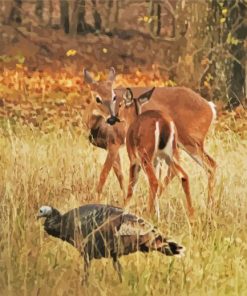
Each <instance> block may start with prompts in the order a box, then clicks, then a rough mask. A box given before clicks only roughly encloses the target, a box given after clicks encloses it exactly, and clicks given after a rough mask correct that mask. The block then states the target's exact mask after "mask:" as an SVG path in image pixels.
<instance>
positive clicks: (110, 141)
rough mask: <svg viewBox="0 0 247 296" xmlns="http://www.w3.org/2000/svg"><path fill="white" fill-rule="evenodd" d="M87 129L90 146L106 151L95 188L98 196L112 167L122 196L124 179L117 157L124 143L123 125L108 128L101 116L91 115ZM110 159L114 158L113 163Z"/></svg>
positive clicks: (118, 124) (118, 157)
mask: <svg viewBox="0 0 247 296" xmlns="http://www.w3.org/2000/svg"><path fill="white" fill-rule="evenodd" d="M88 127H89V129H90V134H89V141H90V142H91V144H93V145H94V146H96V147H99V148H102V149H105V150H107V151H108V154H107V157H106V160H105V163H104V166H103V169H102V171H101V174H100V180H99V184H98V186H97V192H98V194H100V193H101V192H102V188H103V186H104V184H105V181H106V178H107V176H108V174H109V171H110V169H111V167H113V171H114V173H115V175H116V177H117V179H118V182H119V185H120V188H121V189H122V191H123V194H125V190H124V178H123V173H122V168H121V161H120V156H119V147H120V146H121V145H124V143H125V128H124V127H125V124H124V123H117V124H116V125H114V126H110V125H109V124H107V123H106V122H105V119H104V117H103V116H101V115H96V114H92V115H91V117H90V120H89V124H88ZM111 158H114V161H113V163H111ZM109 162H110V165H109Z"/></svg>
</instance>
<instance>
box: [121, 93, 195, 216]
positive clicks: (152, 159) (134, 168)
mask: <svg viewBox="0 0 247 296" xmlns="http://www.w3.org/2000/svg"><path fill="white" fill-rule="evenodd" d="M154 89H155V88H153V89H151V90H149V91H147V92H145V93H144V94H142V95H140V96H139V97H138V98H135V97H134V96H133V93H132V91H131V89H130V88H128V89H127V90H126V92H125V93H124V95H123V98H124V107H120V108H119V109H118V118H119V119H120V120H124V121H125V122H126V124H127V127H128V131H127V135H126V146H127V151H128V155H129V160H130V169H129V186H128V194H127V197H126V199H125V205H126V204H127V203H128V201H129V200H130V198H131V197H132V195H133V188H134V186H135V184H136V182H137V179H138V173H139V171H140V168H141V167H142V168H143V170H144V171H145V173H146V175H147V177H148V181H149V201H148V209H149V211H150V212H151V213H152V212H153V211H154V202H155V199H156V193H157V190H158V179H157V177H156V175H155V168H154V164H157V163H158V162H159V160H162V159H163V160H165V162H166V163H167V165H168V166H169V171H170V172H172V174H174V175H178V176H179V177H180V178H181V182H182V186H183V189H184V192H185V195H186V200H187V205H188V211H189V215H190V216H192V215H193V212H194V209H193V207H192V203H191V195H190V186H189V178H188V175H187V174H186V172H185V171H184V170H183V168H182V167H181V165H180V164H179V151H178V145H177V130H176V127H175V124H174V122H173V121H172V119H171V118H170V116H169V115H167V114H165V113H164V112H162V111H158V110H148V111H145V112H143V113H142V114H141V108H142V105H143V104H145V103H147V102H148V101H149V99H150V98H151V96H152V93H153V91H154ZM122 106H123V104H122ZM169 178H170V176H167V177H166V179H165V183H167V180H168V179H169ZM158 216H159V210H158Z"/></svg>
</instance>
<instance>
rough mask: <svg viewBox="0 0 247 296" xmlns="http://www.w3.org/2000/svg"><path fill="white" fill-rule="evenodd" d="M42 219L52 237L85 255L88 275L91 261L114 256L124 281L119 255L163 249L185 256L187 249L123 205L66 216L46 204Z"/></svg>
mask: <svg viewBox="0 0 247 296" xmlns="http://www.w3.org/2000/svg"><path fill="white" fill-rule="evenodd" d="M38 217H39V218H42V217H44V218H46V219H45V223H44V228H45V230H46V232H47V233H48V234H50V235H52V236H55V237H57V238H60V239H62V240H65V241H67V242H68V243H70V244H71V245H73V246H74V247H75V248H77V249H78V251H79V252H80V253H81V255H82V256H83V257H84V262H85V265H84V266H85V271H86V274H87V271H88V267H89V263H90V261H91V260H92V259H93V258H95V259H100V258H102V257H108V258H109V257H111V258H112V259H113V265H114V268H115V270H116V271H117V272H118V275H119V277H120V280H121V266H120V263H119V261H118V258H119V257H120V256H122V255H127V254H129V253H133V252H136V251H141V252H149V251H153V250H156V251H159V252H160V253H162V254H164V255H167V256H174V255H182V254H183V252H184V248H183V247H182V246H180V245H178V244H177V243H176V242H174V241H170V240H167V239H166V238H165V237H164V236H163V235H162V234H161V233H159V232H158V231H157V230H156V229H155V228H154V227H153V226H152V225H151V224H149V223H148V222H146V221H144V220H143V219H142V218H139V217H137V216H135V215H132V214H130V213H127V212H125V211H124V210H123V209H121V208H117V207H113V206H108V205H100V204H89V205H85V206H81V207H79V208H76V209H73V210H71V211H69V212H67V213H65V214H64V215H61V214H60V212H59V211H58V210H57V209H55V208H52V207H50V206H42V207H41V208H40V210H39V213H38Z"/></svg>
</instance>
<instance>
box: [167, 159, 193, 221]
mask: <svg viewBox="0 0 247 296" xmlns="http://www.w3.org/2000/svg"><path fill="white" fill-rule="evenodd" d="M171 166H172V169H173V170H174V171H175V172H176V174H177V175H178V176H179V177H180V179H181V182H182V186H183V190H184V193H185V196H186V201H187V207H188V211H189V215H190V217H193V215H194V208H193V206H192V201H191V194H190V183H189V177H188V175H187V173H186V172H185V171H184V169H183V168H182V167H181V166H180V165H179V164H178V163H177V162H176V161H174V162H173V163H172V164H171Z"/></svg>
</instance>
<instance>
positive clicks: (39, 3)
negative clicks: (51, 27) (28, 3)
mask: <svg viewBox="0 0 247 296" xmlns="http://www.w3.org/2000/svg"><path fill="white" fill-rule="evenodd" d="M43 8H44V1H43V0H36V4H35V14H36V16H37V17H38V18H39V20H40V21H42V19H43Z"/></svg>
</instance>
